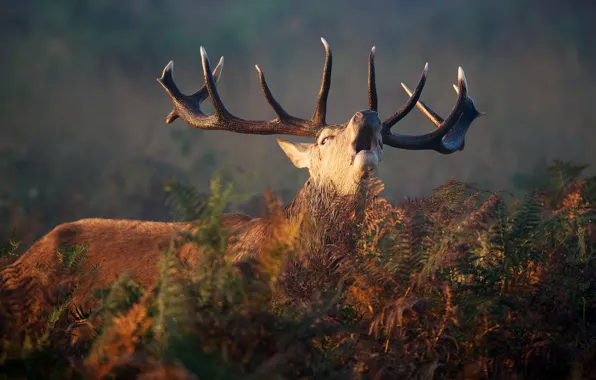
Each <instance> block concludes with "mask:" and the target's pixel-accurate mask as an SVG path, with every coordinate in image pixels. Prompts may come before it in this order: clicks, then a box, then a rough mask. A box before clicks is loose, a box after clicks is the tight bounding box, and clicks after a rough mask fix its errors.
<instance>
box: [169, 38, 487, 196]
mask: <svg viewBox="0 0 596 380" xmlns="http://www.w3.org/2000/svg"><path fill="white" fill-rule="evenodd" d="M321 41H322V42H323V46H324V47H325V52H326V58H325V66H324V69H323V78H322V82H321V88H320V91H319V96H318V99H317V104H316V108H315V112H314V115H313V117H312V118H311V119H310V120H305V119H300V118H297V117H294V116H291V115H290V114H288V113H287V112H286V111H285V110H284V109H283V107H282V106H281V105H280V104H279V103H278V102H277V101H276V100H275V98H274V97H273V95H272V94H271V91H270V90H269V86H268V85H267V82H266V80H265V76H264V75H263V72H262V71H261V70H260V69H259V67H258V66H256V68H257V72H258V74H259V80H260V82H261V88H262V90H263V93H264V94H265V98H266V99H267V101H268V102H269V104H270V105H271V107H272V108H273V110H274V111H275V113H276V115H277V117H276V118H275V119H273V120H268V121H255V120H243V119H240V118H238V117H236V116H234V115H232V114H231V113H230V112H229V111H228V110H227V109H226V107H225V106H224V104H223V103H222V101H221V99H220V97H219V94H218V92H217V88H216V83H217V81H218V80H219V78H220V76H221V71H222V69H223V57H222V58H221V59H220V61H219V63H218V65H217V66H216V67H215V70H213V72H212V71H211V66H210V63H209V58H208V57H207V53H206V52H205V49H204V48H203V47H201V59H202V63H203V75H204V78H205V85H204V86H203V87H202V88H201V89H200V90H199V91H197V92H196V93H194V94H193V95H190V96H188V95H184V94H182V93H181V92H180V90H179V89H178V87H177V86H176V84H175V82H174V79H173V66H174V63H173V62H172V61H170V63H168V65H167V66H166V67H165V69H164V71H163V74H162V77H161V78H159V79H158V82H159V83H161V85H162V86H163V87H164V88H165V89H166V91H167V92H168V94H169V95H170V98H171V99H172V101H173V104H174V109H173V111H172V112H171V113H170V114H169V115H168V117H167V118H166V123H168V124H169V123H171V122H173V121H174V120H175V119H177V118H178V117H180V118H181V119H182V120H184V121H185V122H186V123H187V124H189V125H191V126H193V127H196V128H201V129H217V130H228V131H232V132H239V133H250V134H262V135H270V134H280V135H294V136H307V137H312V138H314V139H315V142H313V143H292V142H290V141H286V140H282V139H278V140H277V141H278V143H279V145H280V146H281V148H282V149H283V151H284V152H285V153H286V155H287V156H288V157H289V158H290V160H291V161H292V163H293V164H294V165H295V166H296V167H298V168H308V170H309V172H310V180H309V181H310V182H312V183H316V184H319V185H326V186H332V187H333V188H335V190H336V191H337V192H338V193H339V194H344V195H348V194H354V193H355V192H356V190H357V189H358V186H359V184H360V183H361V181H362V179H363V178H364V177H365V176H366V175H368V174H370V173H371V172H374V171H375V169H376V168H377V165H378V163H379V162H380V161H381V159H382V156H383V147H384V146H390V147H393V148H401V149H409V150H434V151H437V152H439V153H442V154H450V153H453V152H456V151H458V150H463V148H464V144H465V134H466V132H467V131H468V128H469V127H470V124H471V123H472V121H474V119H476V118H477V117H478V116H480V115H482V113H480V112H478V110H477V109H476V107H475V105H474V101H473V100H472V99H471V98H470V97H469V96H468V90H467V82H466V78H465V75H464V71H463V69H462V68H461V67H460V68H459V70H458V84H457V86H455V85H454V88H455V91H456V93H457V95H458V97H457V102H456V104H455V106H454V107H453V109H452V111H451V113H450V114H449V116H447V118H446V119H443V118H441V117H440V116H439V115H438V114H436V113H435V112H434V111H432V110H431V109H430V108H429V107H428V106H427V105H425V104H424V103H423V102H422V101H420V100H419V99H420V94H421V93H422V89H423V88H424V84H425V83H426V74H427V71H428V64H426V65H425V67H424V70H423V71H422V75H421V77H420V80H419V82H418V85H417V86H416V88H415V89H414V91H413V92H412V91H410V90H409V89H408V87H407V86H405V85H404V84H403V83H402V86H403V87H404V89H405V90H406V92H407V93H408V95H409V96H410V98H409V100H408V102H407V103H406V104H405V105H404V106H403V107H402V108H401V109H400V110H399V111H397V112H395V113H394V114H393V115H391V116H390V117H388V118H387V119H385V120H384V121H381V120H380V118H379V115H378V113H377V103H378V102H377V91H376V84H375V68H374V56H375V48H374V47H373V48H372V50H371V53H370V56H369V60H368V109H366V110H361V111H358V112H356V113H355V114H354V115H353V116H352V118H351V119H350V120H349V121H348V122H346V123H344V124H327V123H326V120H325V118H326V113H327V97H328V95H329V89H330V85H331V65H332V55H331V49H330V48H329V44H328V43H327V41H325V39H323V38H321ZM207 97H209V98H210V99H211V101H212V103H213V106H214V108H215V113H214V114H212V115H207V114H205V113H203V112H202V111H201V107H200V106H201V103H202V102H203V101H204V100H205V99H206V98H207ZM414 106H418V108H419V109H421V110H422V111H423V112H424V114H426V115H427V117H428V118H429V119H430V120H431V121H432V122H433V123H434V124H435V126H436V128H435V129H434V130H433V131H432V132H429V133H426V134H423V135H416V136H411V135H400V134H395V133H393V132H392V131H391V128H392V127H393V125H395V124H396V123H397V122H399V121H400V120H401V119H402V118H403V117H404V116H406V115H407V114H408V113H409V112H410V111H411V110H412V109H413V108H414Z"/></svg>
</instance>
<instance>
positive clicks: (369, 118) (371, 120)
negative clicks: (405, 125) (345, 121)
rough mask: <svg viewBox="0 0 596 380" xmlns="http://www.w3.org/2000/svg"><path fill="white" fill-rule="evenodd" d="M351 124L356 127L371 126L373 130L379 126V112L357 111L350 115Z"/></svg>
mask: <svg viewBox="0 0 596 380" xmlns="http://www.w3.org/2000/svg"><path fill="white" fill-rule="evenodd" d="M352 124H353V126H354V127H356V128H357V129H359V128H362V127H365V126H367V127H371V128H372V129H373V130H376V129H380V128H381V120H380V119H379V114H377V113H376V112H375V111H370V110H366V111H359V112H356V114H355V115H354V116H353V117H352Z"/></svg>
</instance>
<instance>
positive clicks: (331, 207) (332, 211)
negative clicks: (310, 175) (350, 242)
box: [285, 179, 365, 243]
mask: <svg viewBox="0 0 596 380" xmlns="http://www.w3.org/2000/svg"><path fill="white" fill-rule="evenodd" d="M363 190H364V188H363V189H362V190H361V191H358V192H357V193H356V194H351V195H342V194H339V193H338V192H337V191H336V189H335V188H333V187H332V186H324V185H320V184H318V183H316V182H315V181H312V179H309V180H308V181H307V182H306V183H305V184H304V186H303V187H302V189H300V191H299V192H298V194H296V196H295V197H294V199H293V201H292V202H291V203H289V204H288V205H287V206H286V207H285V214H286V218H288V219H289V220H290V222H293V223H298V224H299V225H300V227H301V231H302V234H303V235H309V236H311V237H312V238H314V241H317V242H323V241H325V242H326V243H329V242H330V239H331V240H333V239H334V237H335V238H340V239H341V238H346V237H347V236H348V235H349V234H350V233H351V232H353V231H354V229H355V228H357V227H358V225H359V224H360V222H361V220H362V214H363V211H364V202H365V196H364V194H365V192H364V191H363Z"/></svg>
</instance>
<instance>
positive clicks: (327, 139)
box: [321, 136, 333, 145]
mask: <svg viewBox="0 0 596 380" xmlns="http://www.w3.org/2000/svg"><path fill="white" fill-rule="evenodd" d="M331 139H333V136H327V137H325V138H324V139H323V140H321V145H325V143H327V141H329V140H331Z"/></svg>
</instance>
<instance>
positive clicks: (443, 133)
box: [383, 67, 483, 154]
mask: <svg viewBox="0 0 596 380" xmlns="http://www.w3.org/2000/svg"><path fill="white" fill-rule="evenodd" d="M403 87H404V89H405V90H406V92H407V93H408V95H410V99H411V98H412V97H413V96H412V95H413V93H412V92H411V91H410V90H409V89H408V88H407V86H405V85H403ZM456 92H457V94H458V98H457V103H456V104H455V106H454V107H453V109H452V110H451V112H450V114H449V116H447V118H446V119H445V120H443V118H441V116H439V115H438V114H437V113H435V112H434V111H433V110H432V109H430V107H428V106H427V105H426V104H424V103H423V102H422V101H420V100H418V101H417V102H416V105H417V106H418V108H419V109H420V110H422V112H424V114H425V115H426V116H427V117H428V118H429V119H430V120H431V121H432V122H433V123H434V124H435V125H436V126H437V128H436V129H435V130H434V131H432V132H430V133H427V134H425V135H421V136H406V135H396V134H393V133H391V132H385V131H384V133H383V142H384V143H385V144H387V145H389V146H392V147H395V148H402V149H411V150H423V149H431V150H435V151H437V152H439V153H443V154H450V153H453V152H455V151H457V150H463V148H464V145H465V134H466V132H467V131H468V128H469V127H470V124H471V123H472V122H473V121H474V120H475V119H476V118H477V117H479V116H481V115H483V113H481V112H478V110H477V109H476V107H475V104H474V101H473V100H472V98H470V97H469V96H468V85H467V81H466V76H465V73H464V71H463V69H462V68H461V67H459V68H458V86H457V89H456Z"/></svg>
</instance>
